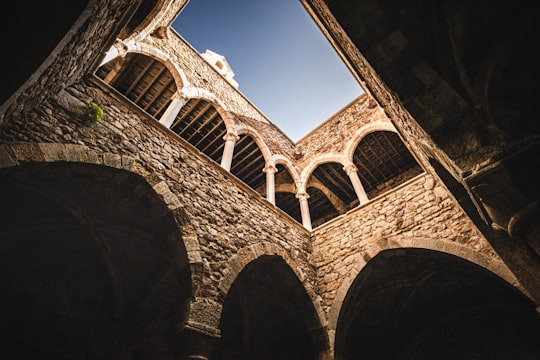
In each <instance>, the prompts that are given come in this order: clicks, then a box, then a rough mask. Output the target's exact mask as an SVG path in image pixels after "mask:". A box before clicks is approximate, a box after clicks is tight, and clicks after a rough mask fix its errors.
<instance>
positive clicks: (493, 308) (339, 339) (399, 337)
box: [335, 248, 540, 360]
mask: <svg viewBox="0 0 540 360" xmlns="http://www.w3.org/2000/svg"><path fill="white" fill-rule="evenodd" d="M539 338H540V317H539V316H538V314H537V313H536V311H535V308H534V304H533V303H532V302H531V301H530V300H529V299H528V298H526V297H525V296H524V295H523V294H521V293H519V292H518V291H517V290H516V289H515V288H514V287H512V286H511V285H510V284H508V283H507V282H505V281H504V280H502V279H501V278H499V277H497V276H495V275H494V274H493V273H491V272H489V271H487V270H486V269H484V268H482V267H480V266H478V265H476V264H474V263H471V262H469V261H467V260H464V259H461V258H459V257H456V256H453V255H449V254H446V253H442V252H438V251H434V250H427V249H418V248H400V249H392V250H384V251H382V252H380V253H379V254H378V255H377V256H375V257H374V258H373V259H371V260H370V261H369V262H368V264H367V265H366V266H365V267H364V269H363V270H362V271H361V272H360V274H359V275H358V276H357V278H356V279H355V280H354V282H353V283H352V285H351V287H350V289H349V292H348V293H347V295H346V297H345V299H344V301H343V304H342V308H341V311H340V314H339V319H338V326H337V329H336V339H335V359H336V360H345V359H361V358H365V359H510V358H511V359H517V358H519V359H536V358H538V357H539V356H540V342H538V339H539Z"/></svg>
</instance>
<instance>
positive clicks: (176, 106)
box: [159, 94, 187, 129]
mask: <svg viewBox="0 0 540 360" xmlns="http://www.w3.org/2000/svg"><path fill="white" fill-rule="evenodd" d="M186 102H187V101H186V99H185V98H183V97H182V96H181V95H180V94H176V95H174V96H173V98H172V100H171V103H170V104H169V107H168V108H167V110H165V112H164V113H163V115H162V116H161V119H159V122H160V123H162V124H163V125H165V127H166V128H167V129H170V128H171V125H172V124H173V122H174V119H176V116H177V115H178V113H179V112H180V110H181V109H182V107H183V106H184V105H185V104H186Z"/></svg>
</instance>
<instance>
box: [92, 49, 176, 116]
mask: <svg viewBox="0 0 540 360" xmlns="http://www.w3.org/2000/svg"><path fill="white" fill-rule="evenodd" d="M96 76H97V77H99V78H100V79H102V80H103V81H105V82H106V83H108V84H109V85H111V86H112V87H113V88H115V89H116V90H118V91H119V92H120V93H121V94H123V95H124V96H125V97H127V98H128V99H129V100H131V101H133V102H134V103H135V104H137V105H138V106H139V107H140V108H141V109H143V110H144V111H146V112H147V113H148V114H150V115H152V116H153V117H154V118H156V119H157V120H159V118H160V117H161V116H162V115H163V113H164V112H165V110H166V109H167V107H168V106H169V104H170V102H171V98H172V96H173V95H174V94H175V93H176V91H177V85H176V82H175V79H174V77H173V75H172V74H171V72H170V71H169V70H168V69H167V66H166V65H165V64H163V63H162V62H161V61H158V60H156V59H154V58H152V57H150V56H146V55H143V54H138V53H128V54H126V56H125V57H118V58H116V59H113V60H111V61H109V62H107V63H106V64H104V65H102V66H101V67H99V68H98V70H97V71H96Z"/></svg>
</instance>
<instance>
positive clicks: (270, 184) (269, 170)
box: [263, 165, 277, 205]
mask: <svg viewBox="0 0 540 360" xmlns="http://www.w3.org/2000/svg"><path fill="white" fill-rule="evenodd" d="M263 171H264V172H265V173H266V200H268V201H269V202H270V203H271V204H274V205H276V187H275V181H274V180H275V175H274V174H275V173H276V172H277V168H276V167H275V166H272V165H268V166H267V167H265V168H264V169H263Z"/></svg>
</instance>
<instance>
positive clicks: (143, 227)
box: [0, 143, 202, 358]
mask: <svg viewBox="0 0 540 360" xmlns="http://www.w3.org/2000/svg"><path fill="white" fill-rule="evenodd" d="M8 146H9V147H10V149H9V151H7V152H6V154H9V156H2V157H1V158H2V167H1V169H0V183H1V184H2V186H0V192H1V193H2V199H3V204H4V206H8V207H9V208H10V209H13V210H14V211H11V212H10V213H9V214H4V215H5V216H3V219H2V230H0V232H2V233H3V236H0V238H1V239H2V249H3V251H2V257H3V258H4V260H6V257H9V258H10V260H9V261H2V262H1V263H2V266H3V267H4V268H3V270H2V273H3V274H11V275H10V276H13V278H11V279H5V281H3V283H4V285H5V286H6V287H7V288H9V289H10V290H9V292H10V298H9V299H10V300H9V302H10V303H11V304H12V305H13V306H10V307H9V308H10V312H11V314H12V315H10V316H9V317H6V316H4V320H5V321H7V322H8V323H9V322H10V321H12V320H13V321H15V322H17V323H20V322H21V321H23V322H25V323H26V324H27V325H28V327H23V328H21V327H18V326H17V325H15V324H14V325H13V327H12V329H16V328H18V329H19V330H16V331H15V333H13V334H14V338H13V339H14V343H15V345H14V346H16V345H17V344H19V345H20V343H18V342H17V341H18V340H17V339H18V338H19V337H18V336H21V337H22V338H26V337H28V336H31V337H32V346H28V344H26V346H24V347H18V349H17V350H18V353H21V351H22V352H23V353H27V354H32V353H33V352H35V353H36V354H37V353H38V352H39V351H41V350H42V349H38V347H39V346H40V344H43V345H47V344H48V345H49V346H51V345H52V348H49V350H48V351H49V352H48V353H47V357H64V355H65V353H64V351H65V352H66V353H67V352H70V353H71V354H73V355H74V356H76V357H79V356H77V354H79V353H81V352H84V355H83V354H80V356H90V357H91V358H100V357H102V356H104V355H106V356H107V357H114V355H115V354H118V352H125V353H131V352H133V351H140V350H141V346H142V345H143V344H144V346H146V348H145V351H146V350H149V349H150V350H149V351H156V352H170V353H172V352H173V351H174V349H173V345H174V344H169V343H168V341H169V338H168V337H169V336H173V335H174V334H176V331H177V324H178V323H182V322H184V321H185V320H186V319H187V316H188V314H189V310H188V307H189V299H190V298H191V296H192V292H193V288H195V289H196V288H197V286H195V287H193V284H192V281H193V275H194V273H195V274H196V273H197V271H193V270H194V269H195V270H196V269H197V268H199V267H200V268H202V267H201V266H199V265H201V264H200V258H199V259H197V256H195V252H196V251H198V249H196V248H195V246H194V245H193V244H190V245H189V249H190V250H189V251H190V252H191V251H193V253H192V254H189V253H188V250H187V248H186V247H185V245H184V241H185V239H184V238H183V234H182V232H181V230H185V229H188V228H189V227H190V225H189V219H188V218H187V216H186V214H185V213H184V212H183V210H182V209H181V208H179V206H178V204H179V201H178V199H176V201H174V199H173V198H171V196H170V195H171V194H172V193H170V190H169V189H168V187H167V186H166V183H165V182H163V183H158V184H155V185H154V186H151V185H150V182H149V181H148V180H147V179H145V178H144V176H142V175H139V174H137V173H136V172H134V171H133V169H138V168H142V167H140V166H137V164H136V163H135V161H134V160H133V159H131V161H130V159H129V158H128V157H124V158H122V156H120V155H117V154H108V153H100V156H99V157H98V156H97V154H96V153H95V152H94V151H93V150H91V149H89V148H87V147H85V146H77V145H72V144H70V145H63V144H51V143H48V144H10V145H6V146H5V147H8ZM5 147H4V148H3V149H2V151H5V150H6V149H5ZM22 148H24V149H27V150H28V149H32V151H31V152H30V153H24V152H21V151H20V150H21V149H22ZM6 154H3V155H6ZM101 155H102V156H101ZM122 160H124V161H122ZM130 169H131V171H130ZM81 189H84V191H81ZM23 199H24V200H23ZM179 229H181V230H179ZM192 240H193V239H192ZM21 246H24V249H25V250H24V252H20V247H21ZM199 256H200V254H199ZM199 272H200V271H199ZM14 279H16V281H15V280H14ZM11 284H13V285H11ZM28 293H32V294H34V295H35V296H34V295H33V296H31V297H28ZM88 299H92V301H91V302H89V301H88ZM37 300H39V301H37ZM66 309H68V310H66ZM33 313H34V314H37V313H39V316H32V314H33ZM10 319H11V320H10ZM25 329H35V330H36V331H38V332H41V331H43V333H48V332H50V331H52V332H54V333H55V334H56V335H59V336H55V338H58V339H59V341H61V344H59V343H58V342H56V340H54V339H53V338H51V337H47V336H38V334H37V333H33V334H29V333H27V330H25ZM88 333H92V334H95V336H93V337H92V339H88V336H87V334H88ZM156 334H160V335H156ZM62 335H63V336H62ZM162 335H163V337H162V338H161V337H160V336H162ZM173 337H174V336H173ZM111 339H112V340H111ZM55 344H56V345H58V347H57V348H56V347H55V346H54V345H55ZM83 344H85V345H83ZM110 344H117V345H116V346H117V347H111V345H110ZM167 344H168V345H167ZM168 346H170V347H168ZM124 347H125V348H124ZM58 349H61V350H58ZM55 351H60V352H61V353H56V352H55ZM42 355H43V354H42ZM55 355H57V356H55Z"/></svg>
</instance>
